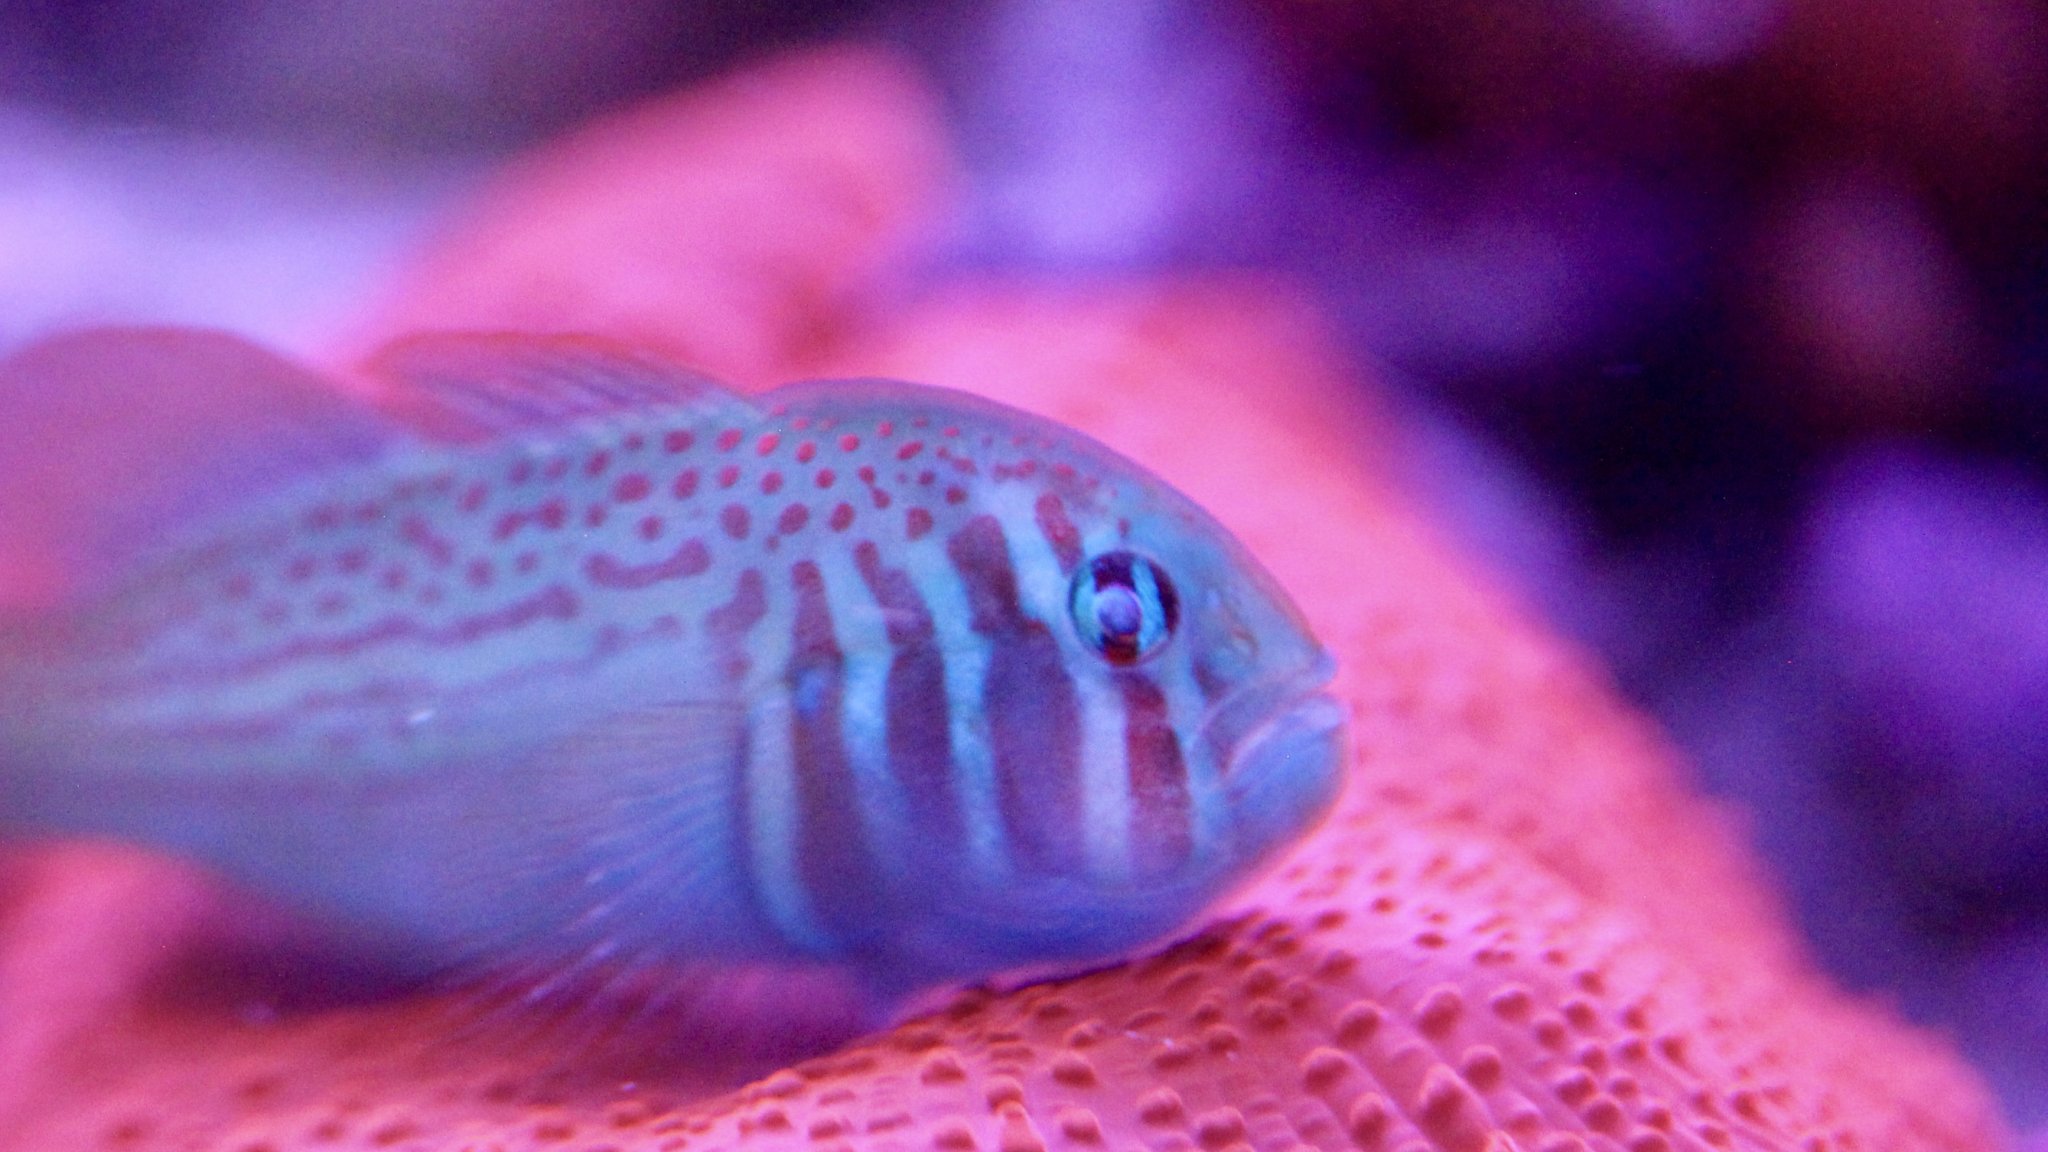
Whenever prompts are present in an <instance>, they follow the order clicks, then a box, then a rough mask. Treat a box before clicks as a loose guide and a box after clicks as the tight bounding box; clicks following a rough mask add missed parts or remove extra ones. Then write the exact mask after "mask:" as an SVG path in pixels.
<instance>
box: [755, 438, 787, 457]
mask: <svg viewBox="0 0 2048 1152" xmlns="http://www.w3.org/2000/svg"><path fill="white" fill-rule="evenodd" d="M781 443H782V437H781V436H780V435H779V434H777V433H774V432H763V433H762V434H761V438H760V439H759V440H756V441H754V455H756V456H766V455H768V454H769V453H771V452H773V451H775V449H776V448H777V447H778V446H779V445H780V444H781Z"/></svg>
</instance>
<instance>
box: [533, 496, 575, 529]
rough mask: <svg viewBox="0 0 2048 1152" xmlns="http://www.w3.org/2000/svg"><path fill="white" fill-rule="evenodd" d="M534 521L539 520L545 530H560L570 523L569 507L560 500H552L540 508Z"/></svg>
mask: <svg viewBox="0 0 2048 1152" xmlns="http://www.w3.org/2000/svg"><path fill="white" fill-rule="evenodd" d="M534 519H536V520H539V521H540V523H541V527H543V528H547V529H551V530H552V529H556V528H560V527H561V526H562V525H564V524H567V523H568V522H569V506H568V505H567V504H564V503H562V502H561V501H560V500H550V501H548V502H547V503H545V504H543V505H541V506H540V511H539V512H537V513H535V514H534Z"/></svg>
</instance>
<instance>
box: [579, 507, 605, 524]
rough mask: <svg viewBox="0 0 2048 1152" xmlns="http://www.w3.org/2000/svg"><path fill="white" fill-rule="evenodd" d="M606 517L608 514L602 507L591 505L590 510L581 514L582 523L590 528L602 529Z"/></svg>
mask: <svg viewBox="0 0 2048 1152" xmlns="http://www.w3.org/2000/svg"><path fill="white" fill-rule="evenodd" d="M608 515H610V513H608V512H606V511H605V508H604V505H602V504H592V505H591V506H590V509H589V510H588V511H586V512H585V513H583V522H584V523H585V524H587V525H589V526H590V527H592V528H602V527H604V521H605V517H606V516H608Z"/></svg>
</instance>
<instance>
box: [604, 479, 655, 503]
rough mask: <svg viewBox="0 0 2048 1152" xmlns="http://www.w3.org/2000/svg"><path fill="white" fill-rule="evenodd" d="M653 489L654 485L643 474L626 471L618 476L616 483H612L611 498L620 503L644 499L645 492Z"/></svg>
mask: <svg viewBox="0 0 2048 1152" xmlns="http://www.w3.org/2000/svg"><path fill="white" fill-rule="evenodd" d="M653 490H654V485H653V484H652V483H650V482H649V481H648V479H647V477H646V476H645V475H644V474H642V473H639V472H628V473H627V474H626V475H624V476H621V477H619V480H618V483H616V484H613V485H612V499H613V500H616V501H618V502H619V503H621V504H631V503H632V502H633V501H635V500H644V499H646V498H647V494H648V493H649V492H652V491H653Z"/></svg>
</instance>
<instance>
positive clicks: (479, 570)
mask: <svg viewBox="0 0 2048 1152" xmlns="http://www.w3.org/2000/svg"><path fill="white" fill-rule="evenodd" d="M464 575H465V576H466V577H467V578H468V580H469V586H470V587H472V588H488V587H490V586H491V578H492V576H494V575H495V573H494V572H493V571H492V569H491V562H490V561H489V560H471V561H470V562H469V568H468V569H467V571H466V572H465V573H464Z"/></svg>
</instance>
